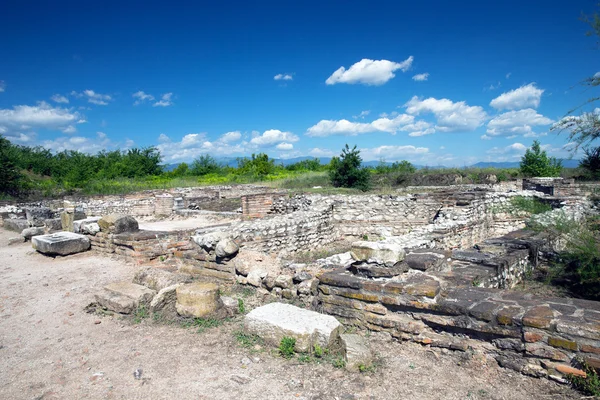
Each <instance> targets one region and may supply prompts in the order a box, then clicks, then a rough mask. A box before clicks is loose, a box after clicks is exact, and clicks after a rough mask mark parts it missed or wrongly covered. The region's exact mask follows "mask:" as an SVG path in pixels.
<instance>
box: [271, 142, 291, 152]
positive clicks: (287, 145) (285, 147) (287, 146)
mask: <svg viewBox="0 0 600 400" xmlns="http://www.w3.org/2000/svg"><path fill="white" fill-rule="evenodd" d="M275 148H276V149H277V150H284V151H289V150H292V149H293V148H294V145H293V144H291V143H285V142H283V143H279V144H278V145H277V146H275Z"/></svg>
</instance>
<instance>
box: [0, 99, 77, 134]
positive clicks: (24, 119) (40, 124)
mask: <svg viewBox="0 0 600 400" xmlns="http://www.w3.org/2000/svg"><path fill="white" fill-rule="evenodd" d="M84 122H85V119H84V118H83V117H82V116H81V115H80V114H79V113H78V112H74V111H72V110H69V109H66V108H61V107H53V106H51V105H50V104H48V103H46V102H44V101H41V102H39V103H38V104H37V105H35V106H27V105H21V106H14V107H13V108H12V109H0V128H1V129H2V130H4V131H5V132H7V133H8V132H10V131H13V132H14V131H24V130H30V129H35V128H41V129H51V130H66V129H70V128H69V127H70V126H73V125H74V124H78V123H84Z"/></svg>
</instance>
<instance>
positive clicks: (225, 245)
mask: <svg viewBox="0 0 600 400" xmlns="http://www.w3.org/2000/svg"><path fill="white" fill-rule="evenodd" d="M239 250H240V247H239V246H238V245H237V243H236V242H234V241H233V240H232V239H230V238H225V239H222V240H220V241H219V243H217V245H216V246H215V255H216V256H217V257H219V258H231V257H234V256H235V255H236V254H237V252H238V251H239Z"/></svg>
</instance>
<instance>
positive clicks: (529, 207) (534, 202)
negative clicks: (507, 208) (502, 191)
mask: <svg viewBox="0 0 600 400" xmlns="http://www.w3.org/2000/svg"><path fill="white" fill-rule="evenodd" d="M510 204H511V206H512V207H513V210H514V211H517V212H520V211H522V212H526V213H528V214H541V213H545V212H547V211H550V210H552V206H551V205H550V204H547V203H544V202H543V201H541V200H540V199H538V198H537V197H524V196H515V197H512V198H511V199H510Z"/></svg>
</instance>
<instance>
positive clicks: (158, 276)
mask: <svg viewBox="0 0 600 400" xmlns="http://www.w3.org/2000/svg"><path fill="white" fill-rule="evenodd" d="M191 279H192V278H191V277H190V276H189V275H184V274H174V273H173V272H169V271H165V270H162V269H160V268H155V267H145V268H141V269H139V270H138V271H136V273H135V275H133V283H137V284H138V285H143V286H146V287H147V288H149V289H152V290H156V291H160V290H162V289H164V288H166V287H169V286H173V285H175V284H177V283H187V282H190V281H191Z"/></svg>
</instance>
